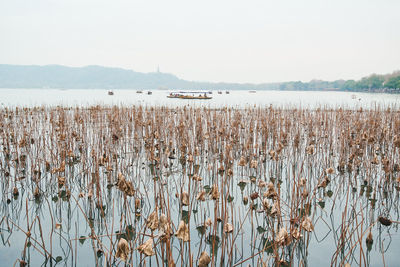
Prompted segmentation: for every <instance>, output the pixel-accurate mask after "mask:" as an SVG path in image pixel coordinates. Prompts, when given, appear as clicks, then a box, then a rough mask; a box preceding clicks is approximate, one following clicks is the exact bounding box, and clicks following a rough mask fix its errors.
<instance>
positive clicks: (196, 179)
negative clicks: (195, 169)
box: [192, 174, 203, 182]
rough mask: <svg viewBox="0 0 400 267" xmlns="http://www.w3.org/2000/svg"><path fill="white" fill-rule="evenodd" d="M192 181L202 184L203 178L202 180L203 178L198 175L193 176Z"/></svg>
mask: <svg viewBox="0 0 400 267" xmlns="http://www.w3.org/2000/svg"><path fill="white" fill-rule="evenodd" d="M192 179H193V180H195V181H198V182H200V181H202V180H203V178H201V177H200V176H199V175H197V174H193V176H192Z"/></svg>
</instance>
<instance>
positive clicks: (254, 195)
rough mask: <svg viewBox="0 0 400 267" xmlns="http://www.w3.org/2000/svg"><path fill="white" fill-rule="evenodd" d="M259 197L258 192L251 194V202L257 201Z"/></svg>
mask: <svg viewBox="0 0 400 267" xmlns="http://www.w3.org/2000/svg"><path fill="white" fill-rule="evenodd" d="M258 196H259V194H258V192H254V193H251V194H250V199H251V200H255V199H257V198H258Z"/></svg>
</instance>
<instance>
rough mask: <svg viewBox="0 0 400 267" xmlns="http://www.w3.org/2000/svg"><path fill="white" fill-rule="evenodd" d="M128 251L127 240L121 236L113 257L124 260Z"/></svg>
mask: <svg viewBox="0 0 400 267" xmlns="http://www.w3.org/2000/svg"><path fill="white" fill-rule="evenodd" d="M129 253H130V249H129V244H128V241H126V240H125V239H124V238H121V239H120V240H119V241H118V245H117V253H116V254H115V257H117V258H120V259H121V260H123V261H126V259H127V258H128V255H129Z"/></svg>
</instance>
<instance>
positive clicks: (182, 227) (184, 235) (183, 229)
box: [175, 221, 189, 242]
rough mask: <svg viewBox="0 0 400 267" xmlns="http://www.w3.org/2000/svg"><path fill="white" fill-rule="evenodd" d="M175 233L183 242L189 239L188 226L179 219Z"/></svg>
mask: <svg viewBox="0 0 400 267" xmlns="http://www.w3.org/2000/svg"><path fill="white" fill-rule="evenodd" d="M175 235H176V237H177V238H178V239H181V240H182V241H183V242H187V241H189V227H188V225H187V224H186V223H185V222H184V221H180V223H179V226H178V230H177V231H176V233H175Z"/></svg>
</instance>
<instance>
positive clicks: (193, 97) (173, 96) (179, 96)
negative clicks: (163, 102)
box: [167, 93, 212, 100]
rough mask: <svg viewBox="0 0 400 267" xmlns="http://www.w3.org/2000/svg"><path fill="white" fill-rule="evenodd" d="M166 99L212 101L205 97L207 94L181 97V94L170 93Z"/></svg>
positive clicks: (209, 97)
mask: <svg viewBox="0 0 400 267" xmlns="http://www.w3.org/2000/svg"><path fill="white" fill-rule="evenodd" d="M167 97H168V98H179V99H203V100H206V99H212V97H211V96H207V94H203V95H202V94H200V95H198V96H194V95H183V94H174V93H170V94H169V95H167Z"/></svg>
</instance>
